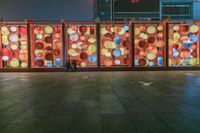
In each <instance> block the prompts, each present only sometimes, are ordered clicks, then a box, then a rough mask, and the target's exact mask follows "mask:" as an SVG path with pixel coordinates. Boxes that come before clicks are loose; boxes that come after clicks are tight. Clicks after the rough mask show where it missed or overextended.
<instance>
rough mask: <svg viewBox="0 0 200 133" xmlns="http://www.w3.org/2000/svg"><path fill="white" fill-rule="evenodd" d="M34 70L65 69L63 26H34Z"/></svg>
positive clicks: (32, 49)
mask: <svg viewBox="0 0 200 133" xmlns="http://www.w3.org/2000/svg"><path fill="white" fill-rule="evenodd" d="M31 28H32V35H33V37H32V39H33V43H32V48H31V52H32V68H60V67H63V42H62V38H63V37H62V25H61V24H33V25H32V27H31Z"/></svg>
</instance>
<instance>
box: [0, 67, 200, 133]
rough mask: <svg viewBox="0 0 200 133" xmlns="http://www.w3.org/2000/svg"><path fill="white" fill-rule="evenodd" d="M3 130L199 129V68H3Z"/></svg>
mask: <svg viewBox="0 0 200 133" xmlns="http://www.w3.org/2000/svg"><path fill="white" fill-rule="evenodd" d="M0 133H200V72H198V71H177V72H175V71H171V72H156V71H155V72H154V71H153V72H80V73H79V72H75V73H0Z"/></svg>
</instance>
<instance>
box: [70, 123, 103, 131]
mask: <svg viewBox="0 0 200 133" xmlns="http://www.w3.org/2000/svg"><path fill="white" fill-rule="evenodd" d="M101 130H102V129H101V123H85V122H84V123H79V122H78V123H76V122H74V123H72V125H71V128H70V130H69V131H68V132H67V133H102V132H101Z"/></svg>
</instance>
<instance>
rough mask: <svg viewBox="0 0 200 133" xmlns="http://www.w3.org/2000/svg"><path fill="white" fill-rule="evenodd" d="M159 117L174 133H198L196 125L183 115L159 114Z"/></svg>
mask: <svg viewBox="0 0 200 133" xmlns="http://www.w3.org/2000/svg"><path fill="white" fill-rule="evenodd" d="M159 117H160V118H161V119H162V121H163V122H165V123H166V124H167V125H168V126H169V127H170V128H171V129H173V130H174V131H175V132H176V133H199V132H200V127H199V125H198V124H197V123H195V122H194V121H192V120H189V119H188V117H190V115H189V116H187V115H184V114H159Z"/></svg>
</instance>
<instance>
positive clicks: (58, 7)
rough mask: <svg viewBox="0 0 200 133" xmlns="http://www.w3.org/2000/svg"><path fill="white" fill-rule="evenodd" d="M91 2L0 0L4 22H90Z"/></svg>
mask: <svg viewBox="0 0 200 133" xmlns="http://www.w3.org/2000/svg"><path fill="white" fill-rule="evenodd" d="M92 1H93V0H0V17H3V19H4V20H23V19H34V20H60V19H61V18H64V19H67V20H92V19H93V2H92Z"/></svg>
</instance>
